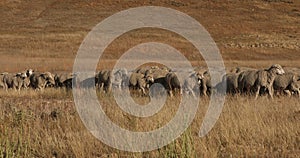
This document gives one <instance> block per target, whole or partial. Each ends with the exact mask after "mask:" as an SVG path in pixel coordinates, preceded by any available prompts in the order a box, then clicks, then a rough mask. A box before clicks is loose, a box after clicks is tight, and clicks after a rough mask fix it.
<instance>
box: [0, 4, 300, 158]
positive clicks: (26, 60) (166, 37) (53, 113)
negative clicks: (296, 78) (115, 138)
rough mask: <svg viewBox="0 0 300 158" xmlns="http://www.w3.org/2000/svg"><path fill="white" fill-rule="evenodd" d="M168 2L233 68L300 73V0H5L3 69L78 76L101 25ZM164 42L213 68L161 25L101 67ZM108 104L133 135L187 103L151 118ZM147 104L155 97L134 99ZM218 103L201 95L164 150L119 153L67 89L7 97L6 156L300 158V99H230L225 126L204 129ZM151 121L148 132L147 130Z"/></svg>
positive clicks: (104, 97) (108, 98)
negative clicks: (93, 129)
mask: <svg viewBox="0 0 300 158" xmlns="http://www.w3.org/2000/svg"><path fill="white" fill-rule="evenodd" d="M149 5H151V6H163V7H168V8H173V9H176V10H179V11H182V12H184V13H186V14H188V15H190V16H191V17H193V18H195V19H196V20H198V21H199V22H200V23H201V24H202V25H203V26H204V27H205V28H206V29H207V31H208V32H209V33H210V34H211V36H212V38H213V39H214V40H215V42H216V44H217V46H218V47H219V49H220V52H221V55H222V57H223V59H224V63H225V66H226V68H227V69H230V68H232V67H235V66H247V67H254V68H266V67H269V66H270V65H272V64H275V63H277V64H280V65H282V66H284V67H295V68H300V1H299V0H253V1H252V0H249V1H240V0H226V1H225V0H224V1H221V2H220V1H214V0H212V1H210V0H148V1H139V0H124V1H122V0H115V1H112V0H101V1H96V0H87V1H79V0H48V1H41V0H40V1H39V0H32V1H31V0H1V1H0V14H1V16H0V57H1V60H0V65H1V67H0V72H19V71H23V70H25V69H28V68H31V69H34V70H36V71H40V72H43V71H50V72H65V71H68V72H71V71H72V68H73V63H74V59H75V57H76V54H77V50H78V48H79V47H80V44H81V42H82V41H83V40H84V38H85V36H86V35H87V34H88V32H89V31H90V30H91V29H92V28H93V27H94V26H95V25H96V24H98V23H99V22H100V21H102V20H104V19H105V18H107V17H109V16H110V15H112V14H114V13H117V12H119V11H121V10H124V9H129V8H132V7H139V6H149ZM144 42H162V43H165V44H169V45H171V46H173V47H174V48H176V49H178V50H179V51H180V52H182V54H184V55H185V57H186V58H187V59H189V60H190V62H191V63H192V65H193V66H205V65H206V64H205V61H204V60H203V58H202V57H201V56H200V55H199V52H198V51H197V50H196V49H195V47H194V46H193V45H192V44H191V43H189V42H188V41H187V40H186V39H184V38H183V37H180V36H179V35H177V34H175V33H172V32H169V31H166V30H162V29H157V28H143V29H137V30H132V31H130V32H127V33H125V34H123V35H122V36H120V37H119V38H117V39H115V40H114V41H113V42H112V43H111V44H110V45H109V46H108V47H107V49H106V50H105V52H104V54H103V56H102V57H101V59H100V60H99V64H98V67H97V69H98V70H100V69H106V68H112V67H113V66H114V64H115V63H116V61H117V60H118V58H119V57H120V56H121V55H122V54H123V53H124V52H126V51H127V50H128V49H130V48H131V47H133V46H135V45H138V44H140V43H144ZM97 95H98V98H99V100H100V102H101V104H102V108H103V109H104V111H105V112H106V114H107V115H108V117H109V118H110V119H111V120H112V121H113V122H114V123H116V124H118V125H119V126H121V127H123V128H125V129H128V130H132V131H149V130H153V129H157V128H159V127H162V126H163V125H165V124H166V123H167V122H168V121H169V120H170V119H171V118H172V117H173V116H174V114H175V113H176V110H177V108H178V105H179V102H180V99H178V98H180V97H178V98H177V97H174V98H169V99H168V100H167V102H166V104H165V106H164V107H163V108H162V109H161V111H160V112H159V113H157V114H156V115H154V116H151V117H150V118H138V117H133V116H131V115H129V114H127V113H126V112H124V111H122V110H121V109H120V108H119V107H118V105H117V104H116V102H115V100H114V98H113V96H112V95H111V94H106V93H102V92H99V93H97ZM133 98H134V100H135V101H136V102H138V103H141V104H146V103H148V101H149V100H148V98H147V97H139V96H133ZM208 103H209V98H207V97H201V101H200V106H199V108H198V111H197V113H196V117H195V119H194V121H193V122H192V124H191V126H190V127H189V128H188V129H187V130H186V131H185V132H184V133H183V134H182V135H181V136H180V137H179V138H178V139H176V140H174V142H172V143H171V144H169V145H167V146H165V147H163V148H161V149H157V150H154V151H150V152H144V153H130V152H125V151H119V150H116V149H114V148H112V147H109V146H107V145H105V144H104V143H102V142H101V141H99V140H97V139H96V138H95V137H93V135H92V134H91V133H90V132H89V131H88V130H87V129H86V128H85V127H84V124H83V123H82V121H81V120H80V117H79V115H78V113H77V111H76V107H75V105H74V101H73V96H72V93H71V92H69V91H65V90H64V89H55V88H52V89H45V91H43V92H40V91H34V90H31V89H28V90H22V91H21V92H20V93H18V92H15V91H13V90H9V91H8V92H5V91H3V90H1V91H0V157H297V156H298V155H300V139H299V138H300V124H299V121H300V103H299V98H297V97H294V96H292V97H291V98H288V97H287V96H276V97H275V98H274V100H270V99H268V98H267V97H266V96H263V97H259V98H258V100H254V97H253V96H243V95H235V96H231V95H228V96H227V97H226V101H225V105H224V109H223V111H222V114H221V116H220V118H219V120H218V121H217V123H216V125H215V127H214V128H213V129H212V131H210V132H209V134H208V135H206V136H205V137H203V138H200V137H198V132H199V129H200V126H201V123H202V121H203V116H204V114H205V112H206V110H207V107H208ZM145 124H147V126H145Z"/></svg>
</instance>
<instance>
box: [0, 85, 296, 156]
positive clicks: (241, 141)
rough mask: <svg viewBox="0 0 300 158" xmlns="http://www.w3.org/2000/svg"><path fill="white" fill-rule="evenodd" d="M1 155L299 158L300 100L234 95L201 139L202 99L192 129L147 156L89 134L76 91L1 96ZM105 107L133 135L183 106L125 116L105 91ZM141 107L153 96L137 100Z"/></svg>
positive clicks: (160, 122)
mask: <svg viewBox="0 0 300 158" xmlns="http://www.w3.org/2000/svg"><path fill="white" fill-rule="evenodd" d="M1 96H3V97H1V99H0V103H1V104H0V106H1V108H0V109H1V110H0V116H1V117H0V119H1V120H0V121H1V130H0V132H1V135H0V151H1V152H2V153H1V154H2V155H3V156H4V157H5V156H7V157H13V156H15V157H19V156H20V157H50V156H58V157H64V156H67V157H69V156H71V157H75V156H76V157H109V156H115V157H116V156H120V157H125V156H130V157H216V156H218V157H229V156H233V157H244V156H255V157H256V156H262V157H265V156H268V157H297V155H299V153H300V150H299V149H300V139H299V138H300V137H299V136H300V131H299V129H300V124H299V121H300V106H299V99H298V98H296V97H295V98H293V97H292V98H286V97H280V98H275V99H274V100H269V99H268V98H267V97H261V98H259V99H258V100H257V101H254V99H253V98H252V97H245V96H228V97H227V99H226V103H225V106H224V109H223V112H222V114H221V116H220V118H219V120H218V122H217V123H216V125H215V127H214V128H213V129H212V131H211V132H210V133H209V134H208V135H207V136H205V137H203V138H200V137H198V131H199V129H200V126H201V122H202V119H203V116H204V114H205V112H206V109H207V105H208V100H209V99H208V98H201V101H200V106H199V109H198V112H197V114H196V117H195V119H194V121H193V122H192V125H191V126H190V128H188V130H187V131H186V132H185V133H184V134H182V135H181V137H180V138H178V139H176V140H175V141H174V142H173V143H171V144H169V145H168V146H165V147H163V148H161V149H158V150H154V151H151V152H145V153H130V152H123V151H118V150H116V149H113V148H111V147H109V146H107V145H105V144H103V143H101V142H100V141H99V140H97V139H96V138H95V137H93V136H92V135H91V133H89V131H87V130H86V128H85V127H84V125H83V123H82V121H81V120H80V118H79V116H78V114H77V111H76V109H75V105H74V103H73V100H72V95H71V93H68V92H65V91H63V90H55V89H47V90H46V91H45V92H43V93H36V92H33V91H29V92H26V94H25V92H21V94H13V92H12V93H10V94H9V95H8V94H6V93H4V94H3V93H2V94H1ZM98 96H99V99H100V100H101V102H102V108H103V109H104V111H105V112H106V114H107V115H108V116H109V117H110V118H111V119H112V121H114V122H115V123H117V124H118V125H120V126H121V127H123V128H126V129H129V130H132V131H149V130H151V129H155V128H158V127H161V126H163V125H164V124H165V123H166V122H167V121H169V120H170V119H171V118H172V117H173V114H174V112H176V110H177V108H178V103H179V99H169V100H168V101H167V103H166V104H165V106H164V108H163V109H162V110H161V111H160V112H159V113H158V114H156V115H154V116H152V117H150V118H144V119H142V118H136V117H132V116H129V115H128V114H126V113H124V112H122V111H121V110H120V109H119V108H118V107H117V105H116V104H115V103H114V99H113V97H112V96H111V95H108V94H102V93H99V95H98ZM135 99H137V101H138V102H140V103H143V102H144V103H145V102H147V100H148V99H147V98H141V97H138V98H135Z"/></svg>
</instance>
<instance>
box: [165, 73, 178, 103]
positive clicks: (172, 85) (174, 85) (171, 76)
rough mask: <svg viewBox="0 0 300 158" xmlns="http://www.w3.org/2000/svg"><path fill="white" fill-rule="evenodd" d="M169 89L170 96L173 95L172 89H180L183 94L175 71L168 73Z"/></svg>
mask: <svg viewBox="0 0 300 158" xmlns="http://www.w3.org/2000/svg"><path fill="white" fill-rule="evenodd" d="M165 79H166V83H167V91H168V94H169V96H170V97H173V92H172V91H179V92H180V94H182V89H181V85H180V81H179V79H178V77H177V76H176V74H175V73H174V72H169V73H168V74H167V75H166V78H165Z"/></svg>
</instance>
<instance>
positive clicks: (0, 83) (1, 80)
mask: <svg viewBox="0 0 300 158" xmlns="http://www.w3.org/2000/svg"><path fill="white" fill-rule="evenodd" d="M5 74H7V73H1V74H0V87H2V88H3V89H5V88H6V85H5V83H4V80H3V78H4V75H5Z"/></svg>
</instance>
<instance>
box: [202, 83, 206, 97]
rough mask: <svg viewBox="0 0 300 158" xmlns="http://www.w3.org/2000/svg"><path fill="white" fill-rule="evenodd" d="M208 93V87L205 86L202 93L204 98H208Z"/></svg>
mask: <svg viewBox="0 0 300 158" xmlns="http://www.w3.org/2000/svg"><path fill="white" fill-rule="evenodd" d="M206 91H207V86H206V85H203V89H202V93H203V95H204V96H207V93H206Z"/></svg>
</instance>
